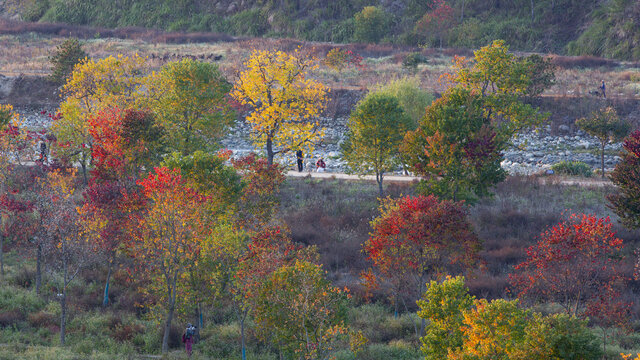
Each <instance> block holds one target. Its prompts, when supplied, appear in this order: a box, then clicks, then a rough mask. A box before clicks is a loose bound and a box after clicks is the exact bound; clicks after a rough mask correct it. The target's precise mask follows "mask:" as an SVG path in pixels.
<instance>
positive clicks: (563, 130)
mask: <svg viewBox="0 0 640 360" xmlns="http://www.w3.org/2000/svg"><path fill="white" fill-rule="evenodd" d="M570 130H571V128H570V127H568V126H567V125H560V126H558V131H560V132H564V133H568V132H569V131H570Z"/></svg>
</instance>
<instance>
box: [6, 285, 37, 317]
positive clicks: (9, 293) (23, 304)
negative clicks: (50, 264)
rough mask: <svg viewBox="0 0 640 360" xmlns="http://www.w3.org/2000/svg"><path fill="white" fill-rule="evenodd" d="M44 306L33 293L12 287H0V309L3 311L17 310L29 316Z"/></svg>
mask: <svg viewBox="0 0 640 360" xmlns="http://www.w3.org/2000/svg"><path fill="white" fill-rule="evenodd" d="M44 306H45V302H44V300H42V299H41V298H40V297H38V296H37V295H36V294H35V293H34V292H33V291H28V290H25V289H22V288H16V287H13V286H1V287H0V309H2V310H3V311H11V310H18V311H21V312H22V313H25V314H29V313H34V312H37V311H39V310H41V309H42V308H43V307H44Z"/></svg>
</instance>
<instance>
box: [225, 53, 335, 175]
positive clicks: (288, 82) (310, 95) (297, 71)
mask: <svg viewBox="0 0 640 360" xmlns="http://www.w3.org/2000/svg"><path fill="white" fill-rule="evenodd" d="M244 65H245V67H246V70H244V71H243V72H241V73H240V75H239V76H238V79H237V80H236V84H235V85H234V88H233V90H232V91H231V95H232V96H233V97H234V98H235V99H236V100H238V101H239V102H240V104H242V105H248V106H250V107H251V108H252V112H251V114H250V115H249V116H247V122H249V124H250V125H251V126H252V136H253V139H254V143H255V144H256V146H257V147H264V148H265V150H266V153H267V159H268V160H269V164H273V158H274V156H275V155H277V154H280V155H282V154H285V153H287V152H290V151H295V150H298V149H300V150H303V152H304V153H306V154H311V153H312V152H313V148H314V145H315V142H316V141H318V140H319V139H321V138H322V135H323V131H322V129H321V128H320V125H319V123H318V121H317V120H316V117H318V116H319V115H320V113H321V112H322V110H323V109H324V106H325V103H326V101H327V93H328V92H329V90H328V88H327V87H326V86H324V85H323V84H321V83H319V82H317V81H315V80H313V79H309V78H308V76H309V72H310V71H311V70H314V69H315V68H316V67H317V65H316V64H315V62H314V60H313V59H308V58H306V57H303V56H302V54H300V53H298V52H297V51H296V52H295V53H293V54H287V53H285V52H282V51H261V50H254V51H253V53H252V54H251V57H250V58H249V60H247V61H246V62H245V64H244Z"/></svg>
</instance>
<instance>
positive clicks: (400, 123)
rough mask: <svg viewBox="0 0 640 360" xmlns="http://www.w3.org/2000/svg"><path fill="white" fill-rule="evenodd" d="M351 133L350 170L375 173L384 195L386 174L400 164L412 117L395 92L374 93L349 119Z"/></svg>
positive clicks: (347, 145)
mask: <svg viewBox="0 0 640 360" xmlns="http://www.w3.org/2000/svg"><path fill="white" fill-rule="evenodd" d="M347 126H348V127H349V132H348V133H347V138H346V139H345V141H344V143H343V145H342V151H343V153H344V158H345V159H346V161H347V165H348V167H349V171H350V172H354V173H358V174H361V175H365V174H370V173H375V175H376V181H377V182H378V190H379V192H380V197H382V196H383V194H384V191H383V187H382V181H383V178H384V174H385V173H387V172H389V171H393V170H394V169H395V168H396V167H397V166H398V165H399V164H400V161H399V153H400V152H399V146H400V144H401V142H402V139H403V137H404V134H405V133H406V132H407V130H409V129H410V128H411V118H410V117H409V116H407V115H406V114H405V112H404V110H403V109H402V107H401V106H400V103H399V102H398V99H397V98H395V97H394V96H391V95H386V94H377V93H371V94H369V95H367V96H366V97H365V98H364V99H363V100H362V101H361V102H360V103H359V104H358V105H357V106H356V109H355V110H354V112H353V113H352V114H351V117H350V118H349V120H348V121H347Z"/></svg>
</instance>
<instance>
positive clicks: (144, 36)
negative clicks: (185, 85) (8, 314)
mask: <svg viewBox="0 0 640 360" xmlns="http://www.w3.org/2000/svg"><path fill="white" fill-rule="evenodd" d="M20 24H21V25H20ZM20 24H19V25H20V26H18V27H17V28H15V29H14V28H12V27H11V24H7V23H6V22H0V33H4V34H5V35H1V36H0V73H2V74H4V75H17V74H32V75H44V74H47V73H48V72H49V67H50V65H49V63H48V59H47V56H48V55H49V54H50V53H51V52H52V51H53V50H54V49H55V47H56V46H57V45H58V44H60V43H62V42H63V41H64V39H65V38H66V36H68V35H67V33H69V32H71V33H72V34H74V35H76V36H80V37H81V38H84V39H85V41H84V42H85V48H86V51H87V52H88V53H89V55H90V56H91V57H94V58H104V57H107V56H109V55H115V54H124V55H133V54H136V53H137V54H139V55H142V56H148V57H149V59H150V63H151V65H152V68H153V69H157V68H159V67H160V66H162V65H163V64H165V63H166V62H168V61H173V60H177V59H180V58H183V57H193V58H196V59H200V60H203V61H215V60H214V59H215V56H220V55H222V58H221V59H220V60H219V61H217V62H218V63H219V65H220V67H221V69H222V70H223V72H224V73H225V74H226V75H227V76H228V77H229V78H230V79H232V78H233V77H234V76H235V74H236V72H237V71H238V69H241V68H242V63H243V61H244V60H245V59H246V58H247V57H248V56H249V54H250V51H251V50H252V49H270V50H271V49H279V50H285V51H293V50H295V49H298V48H300V49H301V51H302V52H304V53H307V54H308V55H310V56H314V57H316V58H319V59H321V58H323V57H324V56H325V55H326V53H327V52H328V51H329V50H330V49H332V48H333V47H340V48H344V49H347V50H351V51H353V52H354V53H356V54H359V55H361V56H363V57H364V61H363V63H364V64H365V65H366V68H365V69H363V70H355V69H348V70H346V71H343V72H342V73H337V72H335V71H333V70H330V69H328V68H326V67H324V66H321V67H320V68H319V69H318V70H317V71H316V72H315V74H314V76H315V77H316V78H317V79H318V80H320V81H323V82H324V83H326V84H327V85H329V86H331V87H333V88H345V89H367V88H369V87H371V86H372V85H374V84H376V83H378V82H385V81H388V80H390V79H393V78H397V77H402V76H406V75H412V73H411V72H410V71H409V70H407V69H405V68H403V67H402V65H401V64H402V59H404V57H405V56H406V55H407V54H409V53H411V52H414V51H420V52H421V53H422V55H423V56H425V57H426V58H427V64H421V65H420V66H419V67H418V69H417V72H416V75H418V78H419V79H420V81H421V83H422V86H423V87H424V88H425V89H429V90H431V91H433V92H437V93H442V92H443V91H444V90H446V88H447V84H444V83H442V82H441V81H440V77H441V75H442V74H444V73H447V72H450V71H451V64H452V59H453V56H455V55H460V56H472V53H471V52H470V51H469V50H464V49H417V48H411V47H402V46H393V45H375V44H344V45H341V44H329V43H309V42H303V41H299V40H294V39H262V38H259V39H233V38H229V37H225V36H222V35H218V34H183V33H163V32H159V31H155V30H147V29H137V28H130V29H118V30H109V29H96V28H86V27H69V26H67V25H51V24H35V25H34V24H31V25H28V26H27V25H24V24H23V23H20ZM29 26H31V27H34V26H35V27H37V28H38V29H39V30H38V32H25V31H28V30H33V29H32V28H30V27H29ZM76 28H77V29H76ZM9 29H10V30H11V31H9ZM60 32H62V33H64V35H65V36H60V35H59V34H60ZM109 36H111V37H109ZM96 37H99V38H96ZM552 58H553V62H554V63H555V64H556V65H557V66H558V69H557V71H556V77H557V84H556V85H555V86H553V87H552V88H551V89H549V90H547V91H546V92H545V94H544V95H545V96H552V97H568V98H575V97H588V98H591V97H593V96H592V95H590V94H589V91H592V90H596V89H597V87H598V85H599V83H600V80H605V82H606V83H607V88H608V90H607V95H608V98H610V99H613V100H615V99H627V98H635V99H637V98H639V94H638V88H637V83H638V82H640V70H639V69H638V67H639V66H640V65H638V64H633V63H619V62H616V61H613V60H607V59H601V58H595V57H565V56H552ZM594 99H595V98H594Z"/></svg>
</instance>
